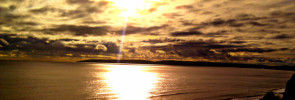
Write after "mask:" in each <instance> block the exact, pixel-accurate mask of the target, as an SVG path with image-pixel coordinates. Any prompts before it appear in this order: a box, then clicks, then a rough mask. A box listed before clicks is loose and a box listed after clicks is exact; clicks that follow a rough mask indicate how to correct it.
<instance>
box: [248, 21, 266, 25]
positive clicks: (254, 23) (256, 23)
mask: <svg viewBox="0 0 295 100" xmlns="http://www.w3.org/2000/svg"><path fill="white" fill-rule="evenodd" d="M249 24H251V25H253V26H266V25H267V24H262V23H259V22H254V21H252V22H249Z"/></svg>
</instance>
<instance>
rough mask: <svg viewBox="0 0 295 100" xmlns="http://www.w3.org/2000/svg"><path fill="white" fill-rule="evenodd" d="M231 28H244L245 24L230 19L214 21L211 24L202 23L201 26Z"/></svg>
mask: <svg viewBox="0 0 295 100" xmlns="http://www.w3.org/2000/svg"><path fill="white" fill-rule="evenodd" d="M210 25H213V26H231V27H242V26H244V25H245V24H244V23H241V22H238V21H237V20H236V19H228V20H224V19H220V18H218V19H215V20H213V21H209V22H205V23H202V24H201V26H203V27H205V26H210Z"/></svg>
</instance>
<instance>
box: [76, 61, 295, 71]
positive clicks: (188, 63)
mask: <svg viewBox="0 0 295 100" xmlns="http://www.w3.org/2000/svg"><path fill="white" fill-rule="evenodd" d="M78 62H99V63H118V62H117V60H99V59H91V60H83V61H78ZM120 63H136V64H164V65H181V66H191V67H193V66H194V67H197V66H206V67H239V68H261V69H275V70H291V71H295V66H267V65H259V64H240V63H218V62H194V61H172V60H163V61H147V60H120Z"/></svg>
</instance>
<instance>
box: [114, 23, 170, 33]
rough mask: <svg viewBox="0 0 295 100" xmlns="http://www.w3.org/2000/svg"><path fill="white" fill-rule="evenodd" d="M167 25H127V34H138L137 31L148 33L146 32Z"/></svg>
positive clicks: (120, 31)
mask: <svg viewBox="0 0 295 100" xmlns="http://www.w3.org/2000/svg"><path fill="white" fill-rule="evenodd" d="M167 26H168V25H160V26H151V27H136V26H131V25H130V26H127V28H126V35H130V34H136V33H141V34H146V33H150V32H152V31H156V30H159V29H163V28H165V27H167ZM116 33H122V30H119V31H116Z"/></svg>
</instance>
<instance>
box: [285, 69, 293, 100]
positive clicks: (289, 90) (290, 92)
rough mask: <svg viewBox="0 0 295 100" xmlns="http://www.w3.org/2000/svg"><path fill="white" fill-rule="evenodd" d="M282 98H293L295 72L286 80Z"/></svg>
mask: <svg viewBox="0 0 295 100" xmlns="http://www.w3.org/2000/svg"><path fill="white" fill-rule="evenodd" d="M282 100H295V74H293V76H292V78H291V79H290V80H289V81H288V83H287V86H286V90H285V93H284V95H283V99H282Z"/></svg>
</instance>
